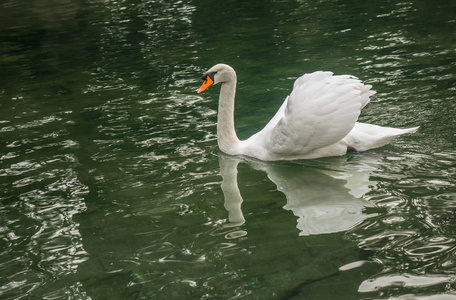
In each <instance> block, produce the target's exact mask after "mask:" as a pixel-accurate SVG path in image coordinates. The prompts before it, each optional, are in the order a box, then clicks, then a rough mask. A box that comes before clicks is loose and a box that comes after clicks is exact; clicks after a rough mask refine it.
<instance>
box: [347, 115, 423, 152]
mask: <svg viewBox="0 0 456 300" xmlns="http://www.w3.org/2000/svg"><path fill="white" fill-rule="evenodd" d="M418 128H419V126H418V127H412V128H405V129H401V128H392V127H381V126H377V125H372V124H365V123H359V122H357V123H356V124H355V127H353V129H352V131H351V132H350V133H349V134H348V135H347V136H346V137H345V138H344V139H345V141H346V142H347V144H348V146H350V147H353V148H355V149H356V150H357V151H365V150H369V149H373V148H377V147H382V146H384V145H386V144H388V143H389V142H391V141H392V140H393V139H394V138H396V137H398V136H401V135H403V134H406V133H414V132H416V131H417V130H418Z"/></svg>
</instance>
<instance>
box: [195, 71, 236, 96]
mask: <svg viewBox="0 0 456 300" xmlns="http://www.w3.org/2000/svg"><path fill="white" fill-rule="evenodd" d="M203 80H204V82H203V85H202V86H201V87H200V88H199V89H198V94H199V93H201V92H203V91H205V90H206V89H207V88H208V87H210V86H211V85H213V84H217V83H220V82H222V83H223V82H228V81H232V80H236V72H235V71H234V69H233V68H232V67H230V66H228V65H225V64H217V65H215V66H213V67H212V68H210V69H209V70H207V72H206V73H204V74H203Z"/></svg>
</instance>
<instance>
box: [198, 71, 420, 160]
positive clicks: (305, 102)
mask: <svg viewBox="0 0 456 300" xmlns="http://www.w3.org/2000/svg"><path fill="white" fill-rule="evenodd" d="M203 79H204V80H205V82H204V84H203V85H202V86H201V88H200V89H199V90H198V93H200V92H202V91H204V90H205V89H206V88H207V87H208V86H210V85H211V84H216V83H221V84H222V86H221V88H220V99H219V110H218V122H217V142H218V146H219V148H220V150H222V151H223V152H225V153H227V154H230V155H246V156H249V157H253V158H257V159H260V160H264V161H274V160H294V159H309V158H318V157H325V156H339V155H344V154H345V153H347V150H353V151H365V150H368V149H372V148H376V147H381V146H384V145H386V144H388V143H389V142H390V141H391V140H392V139H394V138H395V137H398V136H400V135H402V134H405V133H412V132H415V131H416V130H417V129H418V127H414V128H408V129H397V128H390V127H381V126H377V125H371V124H365V123H359V122H356V121H357V120H358V117H359V114H360V112H361V109H362V108H363V107H364V106H366V104H367V103H369V97H370V96H371V95H373V94H374V93H375V92H374V91H371V90H370V89H371V86H370V85H364V84H363V83H362V82H361V81H360V80H359V79H358V78H356V77H353V76H349V75H342V76H333V73H331V72H321V71H318V72H314V73H311V74H305V75H303V76H301V77H300V78H298V79H297V80H296V81H295V83H294V86H293V91H292V92H291V94H290V95H289V96H288V97H287V98H286V99H285V101H284V102H283V104H282V106H281V107H280V109H279V110H278V111H277V113H276V114H275V116H274V117H273V118H272V119H271V120H270V121H269V123H268V124H267V125H266V126H265V127H264V128H263V129H262V130H261V131H259V132H258V133H256V134H254V135H253V136H251V137H250V138H249V139H247V140H244V141H240V140H239V139H238V137H237V135H236V131H235V129H234V97H235V93H236V72H235V71H234V70H233V68H231V67H230V66H228V65H225V64H218V65H215V66H213V67H212V68H211V69H209V71H207V72H206V73H205V74H204V75H203Z"/></svg>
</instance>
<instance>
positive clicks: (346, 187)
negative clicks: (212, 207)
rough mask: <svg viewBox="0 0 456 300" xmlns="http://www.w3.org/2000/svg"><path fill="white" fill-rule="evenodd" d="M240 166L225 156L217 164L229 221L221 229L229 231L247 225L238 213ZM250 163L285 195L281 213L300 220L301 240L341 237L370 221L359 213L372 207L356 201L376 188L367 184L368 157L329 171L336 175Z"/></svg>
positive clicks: (370, 161) (370, 162)
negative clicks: (304, 237) (328, 235)
mask: <svg viewBox="0 0 456 300" xmlns="http://www.w3.org/2000/svg"><path fill="white" fill-rule="evenodd" d="M240 161H241V160H240V159H238V158H235V157H228V156H224V155H222V156H221V157H220V159H219V163H220V169H221V175H222V177H223V182H222V190H223V194H224V197H225V208H226V210H227V211H228V221H229V223H227V224H225V226H230V227H233V226H238V225H242V224H243V223H244V222H245V219H244V216H243V213H242V210H241V204H242V201H243V199H242V196H241V194H240V191H239V188H238V184H237V166H238V164H239V162H240ZM248 162H249V164H250V165H251V166H252V167H253V168H255V169H257V170H262V171H264V172H266V174H267V176H268V178H269V179H270V180H271V181H272V182H274V183H275V184H276V185H277V189H278V190H279V191H281V192H283V193H284V194H285V196H286V198H287V203H286V205H285V206H284V207H283V208H284V209H286V210H290V211H292V212H293V214H294V215H295V216H297V217H298V225H297V228H298V229H299V231H300V233H299V234H300V235H311V234H323V233H333V232H340V231H345V230H347V229H349V228H351V227H353V226H354V225H356V224H358V223H360V222H361V221H363V220H365V219H367V218H368V217H370V216H372V215H367V214H365V213H363V211H364V209H365V208H366V207H371V206H373V205H372V204H371V203H369V202H368V201H366V200H364V199H362V198H360V197H361V196H362V195H364V194H365V193H366V192H368V191H369V190H370V187H371V186H372V185H374V184H375V183H374V182H371V181H369V175H370V172H372V171H374V170H375V169H376V167H375V165H376V164H377V163H378V162H376V160H375V159H374V158H372V157H370V158H369V157H366V159H364V160H362V161H361V162H359V163H358V162H357V163H356V164H353V163H351V164H349V163H347V161H346V160H344V164H343V165H341V166H338V167H333V168H332V169H336V168H337V169H339V170H338V171H334V170H331V171H328V170H322V169H320V168H312V167H308V166H303V165H299V164H297V163H294V164H290V163H286V164H284V163H267V162H261V161H248ZM244 234H246V233H245V232H244ZM244 234H242V235H244Z"/></svg>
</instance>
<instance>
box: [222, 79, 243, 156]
mask: <svg viewBox="0 0 456 300" xmlns="http://www.w3.org/2000/svg"><path fill="white" fill-rule="evenodd" d="M235 94H236V73H234V71H233V72H232V73H231V74H230V79H229V80H227V81H224V82H223V83H222V86H221V87H220V98H219V109H218V120H217V143H218V146H219V148H220V150H222V151H223V152H225V153H227V154H236V152H235V148H236V145H237V144H238V143H239V139H238V137H237V135H236V131H235V129H234V96H235Z"/></svg>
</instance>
